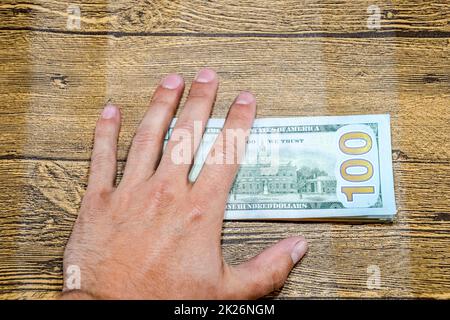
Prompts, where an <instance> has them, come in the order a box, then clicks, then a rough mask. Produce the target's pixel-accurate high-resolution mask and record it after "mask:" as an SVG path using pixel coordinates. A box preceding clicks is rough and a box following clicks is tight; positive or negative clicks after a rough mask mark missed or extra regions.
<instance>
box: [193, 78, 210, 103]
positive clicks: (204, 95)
mask: <svg viewBox="0 0 450 320" xmlns="http://www.w3.org/2000/svg"><path fill="white" fill-rule="evenodd" d="M213 93H214V92H213V91H211V88H210V87H209V86H208V85H207V84H206V85H205V83H197V82H195V83H194V84H192V89H191V91H189V97H188V99H189V102H190V101H192V102H194V101H195V100H196V99H201V100H204V99H209V98H210V97H211V95H212V94H213Z"/></svg>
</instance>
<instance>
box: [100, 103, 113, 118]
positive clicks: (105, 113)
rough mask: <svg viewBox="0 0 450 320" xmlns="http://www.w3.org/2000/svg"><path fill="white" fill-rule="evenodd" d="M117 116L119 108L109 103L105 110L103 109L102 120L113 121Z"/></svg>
mask: <svg viewBox="0 0 450 320" xmlns="http://www.w3.org/2000/svg"><path fill="white" fill-rule="evenodd" d="M116 115H117V107H116V106H113V105H112V104H110V103H108V104H107V105H106V106H105V108H103V111H102V118H103V119H111V118H114V117H115V116H116Z"/></svg>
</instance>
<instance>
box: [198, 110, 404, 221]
mask: <svg viewBox="0 0 450 320" xmlns="http://www.w3.org/2000/svg"><path fill="white" fill-rule="evenodd" d="M223 124H224V119H210V121H209V122H208V124H207V128H206V131H205V133H204V135H203V139H202V142H201V144H200V147H199V149H198V151H197V153H196V157H195V161H194V164H193V167H192V170H191V173H190V180H192V181H195V180H196V178H197V177H198V175H199V173H200V171H201V168H202V166H203V165H204V162H205V159H206V158H207V155H208V153H209V151H210V150H211V147H212V145H213V143H214V141H215V140H216V138H217V136H218V134H219V132H220V130H221V128H222V126H223ZM245 143H246V153H245V157H244V158H243V160H242V161H241V163H240V169H239V172H238V174H237V176H236V179H235V181H234V184H233V187H232V188H231V191H230V194H229V198H228V203H227V205H226V211H225V219H229V220H235V219H239V220H240V219H246V220H255V219H265V220H266V219H280V220H281V219H283V220H299V219H307V220H309V219H311V220H364V221H369V220H388V221H389V220H392V219H393V217H394V216H395V214H396V207H395V197H394V184H393V173H392V158H391V136H390V119H389V115H357V116H333V117H304V118H297V117H292V118H265V119H256V120H255V122H254V124H253V128H252V129H251V131H250V136H249V138H248V140H247V141H246V142H245ZM218 183H219V182H218Z"/></svg>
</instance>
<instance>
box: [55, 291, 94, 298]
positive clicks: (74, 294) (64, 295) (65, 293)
mask: <svg viewBox="0 0 450 320" xmlns="http://www.w3.org/2000/svg"><path fill="white" fill-rule="evenodd" d="M58 299H59V300H94V299H95V297H94V296H92V295H90V294H89V293H87V292H84V291H81V290H68V291H63V292H62V293H61V294H60V295H59V297H58Z"/></svg>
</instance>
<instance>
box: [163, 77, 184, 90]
mask: <svg viewBox="0 0 450 320" xmlns="http://www.w3.org/2000/svg"><path fill="white" fill-rule="evenodd" d="M182 82H183V79H182V78H181V77H180V76H179V75H178V74H169V75H168V76H166V77H165V78H164V79H163V80H162V81H161V86H163V87H164V88H166V89H176V88H178V87H179V86H180V85H181V83H182Z"/></svg>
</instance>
